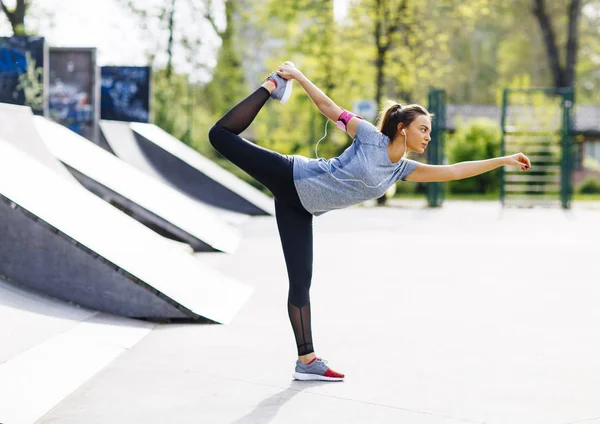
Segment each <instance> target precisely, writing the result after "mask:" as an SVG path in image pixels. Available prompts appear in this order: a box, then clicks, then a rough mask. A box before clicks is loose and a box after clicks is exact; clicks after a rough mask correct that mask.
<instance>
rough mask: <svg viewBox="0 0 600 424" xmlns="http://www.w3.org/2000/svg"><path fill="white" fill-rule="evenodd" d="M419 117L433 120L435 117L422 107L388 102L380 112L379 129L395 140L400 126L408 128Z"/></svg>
mask: <svg viewBox="0 0 600 424" xmlns="http://www.w3.org/2000/svg"><path fill="white" fill-rule="evenodd" d="M419 115H425V116H427V117H429V119H433V115H432V114H431V113H429V112H428V111H427V109H425V108H424V107H423V106H421V105H408V106H402V105H401V104H400V103H396V102H388V103H387V104H386V105H385V107H384V108H383V109H382V110H381V112H379V119H378V123H377V129H378V130H379V131H380V132H381V133H383V134H385V135H387V136H388V137H389V138H390V140H393V139H394V138H396V133H397V132H398V124H403V125H404V126H405V127H408V126H409V125H410V123H411V122H412V121H414V120H415V118H416V117H417V116H419Z"/></svg>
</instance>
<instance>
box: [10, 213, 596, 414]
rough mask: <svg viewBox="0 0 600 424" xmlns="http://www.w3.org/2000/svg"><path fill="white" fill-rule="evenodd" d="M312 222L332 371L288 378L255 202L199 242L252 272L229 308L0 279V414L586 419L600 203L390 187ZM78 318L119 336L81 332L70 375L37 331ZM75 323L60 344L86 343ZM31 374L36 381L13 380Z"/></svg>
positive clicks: (238, 271)
mask: <svg viewBox="0 0 600 424" xmlns="http://www.w3.org/2000/svg"><path fill="white" fill-rule="evenodd" d="M314 230H315V237H314V238H315V272H314V278H313V283H312V289H311V296H312V316H313V337H314V341H315V347H316V352H317V355H318V356H320V357H323V358H324V359H327V360H328V361H329V365H330V366H331V367H332V368H334V369H335V370H337V371H340V372H343V373H345V374H346V381H344V382H341V383H321V382H296V381H293V379H292V373H293V371H294V362H295V354H296V352H295V344H294V339H293V335H292V331H291V327H290V324H289V321H288V318H287V309H286V298H287V274H286V269H285V264H284V261H283V254H282V252H281V248H280V244H279V239H278V235H277V229H276V224H275V220H274V218H270V217H268V218H267V217H258V218H252V219H249V220H248V221H246V222H245V224H244V225H243V226H242V231H241V233H242V236H243V237H242V242H241V244H240V247H239V249H238V250H237V251H236V252H235V253H234V254H233V255H226V254H222V253H198V254H195V255H196V256H197V258H198V260H200V261H202V262H204V263H205V264H207V265H210V266H212V267H214V268H217V269H218V270H220V271H221V272H223V273H224V274H226V275H228V276H231V277H233V278H235V279H238V280H240V281H242V282H245V283H248V284H250V285H251V286H252V287H254V290H255V291H254V294H253V295H252V297H251V298H250V300H249V301H248V303H247V304H246V305H245V306H244V307H243V309H242V310H241V311H240V312H239V314H238V315H237V316H236V318H235V319H234V320H233V323H232V324H231V325H229V326H223V325H205V324H168V325H166V324H160V325H157V324H149V323H144V322H140V321H136V320H126V319H121V318H116V317H110V316H106V315H103V314H95V313H94V312H93V311H86V310H84V309H81V308H76V307H74V306H73V305H66V304H63V303H62V302H58V301H53V300H49V299H46V298H44V297H42V296H39V295H36V294H34V293H31V292H29V291H26V290H24V289H21V288H18V287H15V286H14V285H12V284H9V283H6V282H4V283H1V284H0V322H2V324H0V335H1V336H2V337H3V339H4V340H8V343H6V344H4V345H2V346H0V395H1V396H2V397H1V398H0V402H3V401H6V402H9V403H11V404H13V405H15V406H14V407H13V410H12V417H15V418H14V420H15V421H14V423H13V422H11V421H8V420H6V421H5V420H3V417H2V415H1V414H0V422H2V423H3V424H19V423H18V421H19V414H21V415H22V421H20V422H26V419H27V417H29V419H33V418H35V420H36V422H38V423H40V424H54V423H57V424H100V423H102V424H106V423H110V424H121V423H122V424H132V423H140V424H141V423H144V424H153V423H156V424H159V423H160V424H164V423H174V424H187V423H190V424H191V423H194V424H204V423H206V424H212V423H215V424H217V423H236V424H242V423H244V424H249V423H261V424H263V423H264V424H266V423H273V424H274V423H284V424H296V423H298V424H308V423H361V424H362V423H415V424H440V423H444V424H449V423H507V424H516V423H524V424H534V423H544V424H551V423H557V424H558V423H561V424H567V423H586V424H600V337H599V335H600V307H599V305H600V265H599V264H600V253H599V252H600V209H599V208H597V207H594V206H593V205H591V204H589V205H587V206H581V205H576V206H575V207H574V208H573V209H572V210H571V211H568V212H565V211H561V210H558V209H540V208H535V209H506V210H503V209H502V208H501V207H500V205H499V204H498V203H496V202H447V203H446V204H445V206H444V207H443V208H441V209H426V208H424V207H423V205H422V203H421V202H416V203H406V202H394V203H393V204H392V205H391V206H390V207H385V208H375V207H356V208H351V209H347V210H343V211H337V212H331V213H328V214H325V215H323V216H322V217H319V218H317V219H316V220H315V223H314ZM174 248H180V247H176V246H174ZM90 320H92V321H93V322H96V323H99V324H100V325H101V327H94V328H102V337H106V339H103V340H108V337H109V335H112V334H113V333H114V331H119V332H121V333H119V334H120V335H121V336H122V337H123V338H121V339H118V340H117V341H106V342H105V345H104V348H106V351H107V352H108V351H109V350H108V349H109V348H112V350H110V352H111V353H110V354H108V353H107V355H106V356H104V359H102V360H98V361H99V362H96V365H95V367H96V368H93V367H91V368H89V369H88V370H87V371H86V366H85V363H86V361H87V360H88V358H91V357H92V356H94V355H93V354H89V355H88V354H85V352H86V351H85V350H82V352H83V353H82V354H81V355H78V356H77V359H78V360H77V361H71V364H70V365H69V366H68V370H69V372H70V373H73V374H77V373H79V374H78V376H74V377H73V378H72V379H70V378H71V377H67V376H65V378H64V379H63V378H61V377H60V376H57V375H52V374H51V372H50V370H51V369H54V370H57V369H59V368H57V366H55V365H54V364H53V363H52V361H50V360H48V359H47V358H49V354H43V355H42V353H39V355H40V356H36V355H35V351H36V349H37V347H38V346H41V345H44V346H45V348H44V349H50V347H49V343H51V342H52V341H53V340H54V341H55V340H56V339H57V338H58V337H62V336H64V335H66V334H69V333H73V329H75V328H79V327H78V326H80V325H81V323H82V322H90ZM125 332H127V337H128V339H127V342H125V341H122V340H124V338H125ZM134 333H135V334H134ZM77 334H80V336H73V337H71V338H70V339H69V340H70V341H69V343H70V344H69V343H63V344H61V345H60V346H62V349H65V351H64V352H66V353H64V355H67V356H68V352H67V350H68V349H71V352H72V349H73V348H72V347H70V346H75V347H77V346H80V345H81V344H86V343H87V344H88V346H91V345H93V343H95V340H96V339H94V340H91V337H88V336H86V334H88V333H83V332H80V333H77ZM94 334H96V333H94ZM121 336H120V337H121ZM86 337H87V338H86ZM111 340H112V339H111ZM58 345H59V344H57V343H55V344H54V345H53V346H54V347H52V349H55V350H53V352H60V350H59V348H58V347H56V346H58ZM57 349H58V350H57ZM98 351H99V349H95V352H96V353H98ZM44 352H46V350H44ZM56 355H57V357H62V356H61V355H63V354H58V353H56ZM39 357H44V358H46V362H43V363H42V366H40V360H39V359H36V358H39ZM27 361H29V362H27ZM79 362H80V363H81V364H82V365H80V364H79ZM36 366H37V367H38V368H39V369H40V371H39V372H36V373H33V372H32V373H30V374H29V376H28V377H27V378H28V379H29V380H28V381H27V382H23V381H22V380H23V377H22V376H23V372H26V371H18V370H30V369H31V368H32V367H33V368H35V367H36ZM90 370H91V371H90ZM3 377H4V381H2V378H3ZM11 378H12V380H10V379H11ZM38 380H39V381H38ZM64 381H72V383H69V384H70V386H68V387H67V385H66V383H64V384H63V382H64ZM27 384H29V385H30V386H37V387H47V389H45V390H37V391H31V392H27V393H30V395H28V396H27V398H26V399H25V400H24V399H19V398H18V396H17V395H16V394H15V393H16V392H15V391H13V390H11V387H17V386H19V387H21V388H23V391H26V390H30V389H28V387H30V386H27ZM11 395H12V396H14V397H15V398H14V399H11ZM50 398H51V399H50ZM19 402H22V407H23V408H25V409H23V410H21V409H20V406H19V405H21V404H20V403H19ZM25 410H28V411H37V412H36V413H37V416H36V413H33V412H32V413H29V415H27V413H25V412H24V411H25ZM1 411H2V407H0V412H1ZM21 411H23V412H21Z"/></svg>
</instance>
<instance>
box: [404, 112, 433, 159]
mask: <svg viewBox="0 0 600 424" xmlns="http://www.w3.org/2000/svg"><path fill="white" fill-rule="evenodd" d="M405 131H406V147H407V149H408V151H409V152H417V153H423V152H425V149H426V148H427V145H428V144H429V142H430V141H431V119H429V117H428V116H425V115H418V116H417V117H416V118H415V119H414V121H412V122H411V123H410V124H409V125H408V127H407V128H405Z"/></svg>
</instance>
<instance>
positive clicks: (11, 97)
mask: <svg viewBox="0 0 600 424" xmlns="http://www.w3.org/2000/svg"><path fill="white" fill-rule="evenodd" d="M45 50H46V49H45V42H44V38H42V37H21V36H15V37H0V102H1V103H10V104H15V105H21V106H29V107H31V109H32V110H33V112H34V113H36V114H38V115H42V114H43V113H44V109H45V100H44V75H45V68H46V61H45V56H46V55H45Z"/></svg>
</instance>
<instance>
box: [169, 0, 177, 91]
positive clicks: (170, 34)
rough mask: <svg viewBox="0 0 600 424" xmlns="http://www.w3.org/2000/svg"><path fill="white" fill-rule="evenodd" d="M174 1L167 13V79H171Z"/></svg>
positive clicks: (172, 0)
mask: <svg viewBox="0 0 600 424" xmlns="http://www.w3.org/2000/svg"><path fill="white" fill-rule="evenodd" d="M175 1H176V0H171V10H170V11H169V42H168V44H167V56H168V61H167V79H168V80H170V79H171V74H172V73H173V41H174V40H173V38H174V36H173V33H174V32H175Z"/></svg>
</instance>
